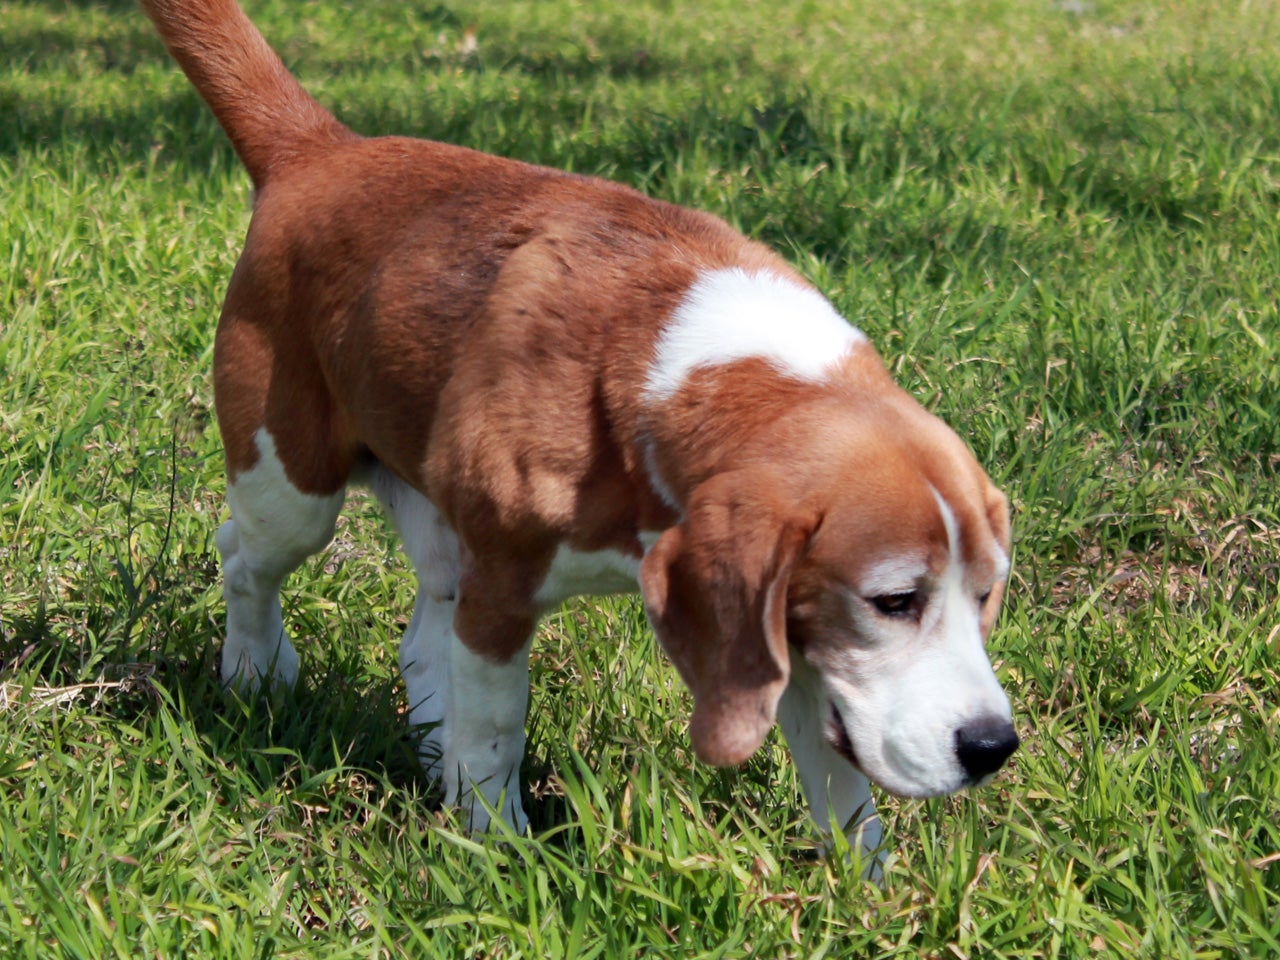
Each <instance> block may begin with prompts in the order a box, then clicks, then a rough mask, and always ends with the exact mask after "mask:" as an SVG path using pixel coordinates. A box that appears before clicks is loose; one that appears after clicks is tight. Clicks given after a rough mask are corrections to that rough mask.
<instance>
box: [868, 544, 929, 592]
mask: <svg viewBox="0 0 1280 960" xmlns="http://www.w3.org/2000/svg"><path fill="white" fill-rule="evenodd" d="M928 572H929V565H928V564H927V563H926V562H925V559H924V557H923V556H919V557H915V556H910V555H906V554H904V555H900V556H890V557H885V558H884V559H882V560H879V561H877V562H875V563H873V564H872V565H871V566H869V567H868V568H867V570H866V572H865V573H864V574H863V576H862V581H861V582H860V583H859V584H858V590H859V592H860V593H861V595H862V596H864V597H881V596H885V595H891V594H895V593H909V592H911V591H912V590H914V589H916V586H917V585H918V584H919V583H920V580H921V579H922V578H923V577H924V576H925V575H926V574H927V573H928Z"/></svg>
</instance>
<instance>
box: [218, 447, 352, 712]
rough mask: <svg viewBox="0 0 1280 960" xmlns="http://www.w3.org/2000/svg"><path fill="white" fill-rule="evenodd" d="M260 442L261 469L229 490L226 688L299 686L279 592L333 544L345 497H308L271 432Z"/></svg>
mask: <svg viewBox="0 0 1280 960" xmlns="http://www.w3.org/2000/svg"><path fill="white" fill-rule="evenodd" d="M254 440H255V442H256V444H257V447H258V462H257V463H256V464H254V466H253V468H252V469H250V470H246V471H245V472H243V473H241V474H240V475H239V476H237V477H236V478H235V479H234V480H233V481H231V482H230V483H229V484H228V485H227V503H228V504H229V505H230V507H231V519H230V520H228V521H227V522H226V523H224V524H223V525H222V526H221V527H220V528H219V529H218V535H217V545H218V552H219V553H220V554H221V555H222V570H223V596H224V597H225V599H226V603H227V641H226V644H225V646H224V647H223V651H222V679H223V682H224V683H227V684H230V685H235V686H239V687H242V688H248V687H252V686H254V685H256V684H257V683H259V682H261V681H262V680H263V679H264V678H267V677H270V678H271V679H272V680H275V681H276V682H279V683H283V684H286V685H292V684H293V683H294V681H295V680H296V679H297V676H298V654H297V652H296V651H295V650H294V649H293V645H292V644H291V643H290V642H289V638H288V636H286V634H285V630H284V623H283V620H282V618H281V614H280V587H281V585H282V584H283V583H284V578H285V577H286V576H287V575H288V574H289V572H290V571H291V570H293V569H294V568H295V567H297V566H298V564H300V563H302V561H303V560H305V559H306V558H307V557H308V556H310V555H311V554H313V553H315V552H316V551H318V550H320V549H322V548H323V547H324V546H325V544H327V543H328V542H329V541H330V539H332V537H333V528H334V524H335V522H336V521H337V518H338V511H339V510H340V509H341V508H342V501H343V492H342V491H339V492H337V493H334V494H331V495H329V496H316V495H313V494H308V493H303V492H302V491H301V490H299V489H298V488H297V487H295V486H294V485H293V484H292V483H291V482H290V481H289V478H288V477H287V476H286V475H285V472H284V465H283V464H282V463H281V462H280V458H279V457H278V456H277V455H276V445H275V441H274V440H273V439H272V437H271V434H269V433H268V432H267V431H266V429H265V428H263V429H260V430H259V431H258V433H257V434H256V435H255V437H254Z"/></svg>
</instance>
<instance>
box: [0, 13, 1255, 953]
mask: <svg viewBox="0 0 1280 960" xmlns="http://www.w3.org/2000/svg"><path fill="white" fill-rule="evenodd" d="M867 6H874V7H875V9H873V10H867V9H865V8H866V7H867ZM250 9H251V12H252V14H253V15H254V17H255V18H256V19H257V20H258V22H259V23H260V24H261V25H262V26H263V28H264V29H265V31H266V32H267V35H268V36H269V37H270V38H271V40H272V41H273V43H275V44H276V45H277V47H278V48H279V49H281V50H282V51H283V53H284V56H285V57H286V59H287V61H288V62H289V63H290V64H291V66H293V67H294V68H295V69H296V70H297V72H298V73H299V74H300V76H301V77H302V78H303V80H304V82H305V83H306V84H307V85H308V86H309V87H310V88H311V89H312V90H313V91H315V92H316V94H317V95H318V96H319V98H320V99H321V100H322V101H323V102H325V103H327V104H329V105H331V106H333V107H334V109H335V110H336V111H337V112H338V113H339V114H340V115H341V116H342V117H343V119H345V120H346V121H347V122H349V123H350V124H351V125H352V126H354V127H355V128H356V129H358V130H361V131H363V132H369V133H375V132H377V133H383V132H388V133H389V132H395V133H409V134H417V135H422V136H429V137H441V138H446V139H449V140H452V141H455V142H458V143H463V144H467V145H470V146H475V147H480V148H483V149H487V150H493V151H497V152H500V153H504V154H507V155H510V156H515V157H520V158H523V159H528V160H533V161H537V162H542V163H548V164H552V165H555V166H559V167H564V168H571V169H574V170H578V171H582V172H587V173H599V174H603V175H606V176H610V177H613V178H616V179H619V180H622V181H624V182H628V183H632V184H635V185H637V186H639V187H641V188H643V189H645V190H646V191H648V192H650V193H652V194H654V195H656V196H660V197H664V198H667V199H672V200H675V201H678V202H681V203H687V204H691V205H695V206H698V207H702V208H705V209H708V210H711V211H713V212H716V213H718V214H720V215H722V216H724V217H726V218H728V219H729V220H730V221H732V222H733V223H735V224H736V225H737V226H739V227H740V228H741V229H743V230H745V231H746V232H748V233H749V234H752V235H754V236H758V237H759V238H761V239H763V240H765V241H767V242H768V243H770V244H772V245H774V246H776V247H778V248H779V249H781V250H783V251H784V252H786V253H787V255H788V256H790V257H791V258H792V259H793V260H794V261H795V262H796V263H797V264H798V265H799V266H800V268H801V269H802V270H804V271H805V272H806V273H808V274H809V275H810V276H811V277H813V278H814V280H815V281H817V282H818V283H819V284H820V285H821V286H822V287H823V289H824V290H826V291H827V292H828V293H829V294H830V296H831V297H832V299H833V300H834V302H835V303H836V304H837V306H839V307H840V308H841V309H842V310H843V311H844V312H845V313H846V314H847V315H848V316H849V317H850V318H851V319H852V320H853V321H854V322H855V323H857V324H858V325H860V326H861V327H863V328H864V329H866V330H867V331H868V333H870V334H871V336H872V337H873V338H874V340H875V341H876V342H877V343H878V344H879V346H880V347H881V349H882V351H883V353H884V354H885V356H886V358H887V360H888V362H889V363H890V365H891V367H892V368H893V370H894V371H895V373H896V375H897V376H898V378H899V379H900V380H901V382H903V383H904V384H905V385H906V386H907V387H908V388H910V389H911V390H912V391H913V392H914V393H915V394H916V395H917V396H919V397H920V398H921V399H922V400H923V401H924V402H925V403H926V404H927V405H928V406H929V407H930V408H931V409H934V410H936V411H937V412H938V413H940V414H941V415H942V416H944V417H945V418H946V419H948V420H949V421H950V422H951V423H952V424H954V425H955V426H956V427H957V428H958V430H959V431H960V432H961V433H962V434H963V435H964V436H965V437H966V438H967V439H968V440H969V441H970V442H971V443H972V445H973V447H974V449H975V450H976V451H977V453H978V455H979V457H980V459H981V460H982V461H983V462H984V463H985V464H987V465H988V466H989V468H990V470H991V471H992V473H993V475H994V476H995V477H996V478H997V479H998V481H999V482H1000V483H1001V484H1002V485H1003V486H1004V487H1005V488H1006V489H1007V490H1008V491H1009V493H1010V496H1011V498H1012V501H1013V503H1014V507H1015V523H1016V534H1017V543H1016V558H1015V573H1014V584H1013V589H1012V592H1011V596H1010V598H1009V602H1008V605H1007V607H1006V610H1005V612H1004V615H1003V617H1002V620H1001V624H1000V626H999V628H998V629H997V631H996V633H995V635H994V638H993V642H992V647H993V651H994V654H995V656H996V658H997V660H998V662H999V665H1000V674H1001V676H1002V678H1003V679H1004V680H1005V681H1006V683H1007V686H1008V688H1009V690H1010V693H1011V695H1012V698H1013V700H1014V703H1015V708H1016V711H1017V716H1018V724H1019V727H1020V729H1021V731H1022V733H1023V734H1024V741H1025V748H1024V749H1023V750H1022V751H1020V752H1019V754H1018V755H1017V757H1016V759H1015V761H1014V762H1013V763H1012V765H1011V766H1010V768H1009V769H1008V770H1007V771H1006V772H1005V773H1003V774H1002V775H1001V777H1000V778H999V780H998V781H997V783H996V784H995V785H993V786H992V787H989V788H986V789H984V790H981V791H976V792H973V793H971V794H967V795H964V796H961V797H958V798H952V799H949V800H938V801H930V802H902V801H897V800H894V799H892V798H885V799H884V801H883V804H882V807H883V810H884V812H885V816H886V820H887V827H888V830H889V835H890V836H891V837H892V847H891V851H892V852H891V856H890V860H889V863H888V866H887V870H886V875H885V881H884V884H883V886H882V887H877V886H873V885H871V884H868V883H866V882H863V881H862V880H860V879H859V875H858V872H857V870H856V869H854V867H853V866H851V865H850V864H848V863H846V862H845V861H844V860H843V859H841V858H839V857H836V858H830V859H826V860H822V859H816V858H815V857H814V856H813V855H812V845H811V842H810V835H809V833H808V829H807V826H806V823H805V814H804V811H803V807H802V804H801V801H800V798H799V793H798V788H797V784H796V779H795V775H794V772H793V771H792V769H791V767H790V765H789V763H788V761H787V759H786V757H785V752H784V751H783V750H782V748H781V747H780V746H779V745H778V744H777V743H776V741H775V740H774V739H773V738H771V739H770V741H769V745H768V747H767V749H766V750H764V751H763V752H762V753H761V754H760V755H759V756H758V757H757V758H755V759H754V760H753V761H752V762H751V763H749V764H748V765H747V766H745V767H744V768H743V769H741V770H738V771H731V772H723V771H716V770H712V769H708V768H706V767H702V766H698V765H696V764H695V763H694V762H693V760H692V757H691V752H690V749H689V746H688V742H687V735H686V732H685V723H686V719H685V718H686V716H687V710H688V703H687V698H686V695H685V694H684V692H683V691H682V689H681V688H680V687H679V684H678V682H677V681H676V679H675V677H674V674H673V672H672V671H671V669H670V668H669V666H668V665H667V664H666V663H665V662H664V660H663V658H662V657H661V655H660V653H659V652H658V651H657V648H656V646H655V644H654V643H653V640H652V636H651V634H650V632H649V630H648V628H647V627H646V626H645V625H644V622H643V616H642V614H641V613H640V610H639V607H638V605H637V603H636V602H635V601H634V600H631V599H620V600H616V601H607V602H600V601H584V602H579V603H575V604H572V605H570V606H568V607H567V608H566V609H565V610H564V611H563V612H562V613H560V614H558V615H557V616H555V617H553V618H551V619H550V620H549V621H548V622H547V624H546V626H545V628H544V630H543V632H542V635H541V637H540V639H539V642H538V644H537V646H536V648H535V655H534V674H535V686H534V694H533V708H532V719H531V739H530V758H529V764H528V776H527V780H528V782H529V783H530V784H531V785H532V789H533V796H532V797H531V799H530V800H529V802H528V807H529V809H530V812H531V816H532V818H533V821H534V826H535V828H536V831H535V834H534V836H533V838H532V839H527V838H508V840H507V841H506V842H505V843H499V842H494V841H491V840H490V841H486V842H484V843H477V842H474V841H472V840H469V839H467V838H466V837H465V836H464V835H462V834H461V833H460V832H459V831H458V830H457V829H456V825H455V824H454V823H453V822H452V820H451V819H450V817H449V815H448V814H447V813H446V812H443V811H441V810H440V808H439V805H438V802H437V799H436V798H435V796H434V795H433V792H432V787H431V785H430V784H428V783H426V782H424V780H423V778H422V776H421V774H420V772H419V771H418V769H417V767H416V764H415V761H414V759H413V745H412V741H411V739H410V735H409V733H408V731H407V730H406V729H405V727H404V723H403V719H402V716H401V714H402V711H403V709H404V704H403V694H402V691H401V689H400V687H399V685H398V680H397V678H396V671H395V644H396V642H397V639H398V636H399V634H400V632H401V631H402V630H403V627H404V625H405V623H406V619H407V614H408V612H409V610H410V607H411V603H412V588H411V583H410V579H411V578H410V577H409V575H408V573H407V571H406V569H405V564H404V562H403V561H402V559H401V558H400V556H399V554H398V553H397V552H396V550H395V547H394V545H393V544H392V542H391V540H390V538H389V536H388V534H387V533H386V532H385V530H384V527H383V525H382V523H381V521H380V519H379V518H378V517H377V516H376V511H374V510H373V509H372V508H371V507H370V506H369V504H368V502H367V501H365V500H362V499H359V498H356V499H354V500H353V502H352V510H351V511H350V514H349V517H350V518H349V520H348V521H346V522H345V524H344V526H343V527H342V528H341V529H340V534H339V538H338V542H337V544H336V545H335V546H334V548H332V549H331V550H330V552H329V553H328V554H326V555H325V556H323V557H320V558H317V559H316V560H315V561H314V562H313V563H311V564H310V565H309V566H308V567H307V568H306V569H305V571H304V573H302V574H300V575H298V576H296V577H295V578H294V579H293V581H292V582H291V587H292V589H291V590H290V592H289V594H288V598H287V616H288V618H289V620H290V622H291V623H292V624H293V626H294V630H295V633H296V634H297V635H298V636H299V637H300V638H301V640H302V642H301V643H300V644H299V646H300V648H301V649H302V651H303V656H304V664H305V666H304V670H305V676H304V682H303V684H302V686H301V688H300V689H299V690H298V691H297V692H296V693H293V694H289V695H277V696H276V697H274V698H264V699H261V700H260V701H258V702H255V703H252V704H249V705H247V706H245V705H240V704H236V703H233V702H230V701H229V700H227V699H226V698H225V697H223V696H222V695H221V693H220V691H219V688H218V685H217V683H216V680H215V663H216V650H217V645H218V639H219V636H220V626H219V624H220V619H221V602H220V599H219V596H218V587H217V563H216V556H215V552H214V549H213V531H214V529H215V526H216V524H217V522H218V519H219V517H220V515H221V511H222V504H221V491H222V486H223V480H222V476H221V466H220V454H219V447H218V441H217V435H216V429H215V425H214V423H213V421H212V409H211V396H210V388H209V382H208V371H209V366H210V347H211V343H212V335H213V324H214V318H215V316H216V314H217V310H218V305H219V302H220V297H221V291H222V289H223V288H224V285H225V282H226V279H227V277H228V274H229V272H230V269H231V265H232V264H233V262H234V259H235V256H236V251H237V247H238V244H239V241H240V238H241V236H242V235H243V231H244V228H245V224H246V222H247V217H248V184H247V178H246V177H245V176H244V174H243V173H242V171H241V170H240V169H239V167H238V166H237V164H236V161H235V159H234V157H233V155H232V153H231V151H230V148H229V147H228V145H227V144H226V142H225V140H224V138H223V137H222V135H221V133H220V132H219V131H218V130H217V128H216V126H215V125H214V123H213V121H212V119H211V118H210V116H209V115H208V112H207V111H206V110H205V108H204V107H203V105H201V104H200V102H199V101H198V99H197V98H196V96H195V95H194V93H193V92H192V91H191V90H190V89H189V87H188V86H187V84H186V81H185V80H184V79H183V78H182V77H181V75H180V74H178V72H177V71H176V70H175V69H173V67H172V66H171V65H170V63H169V62H168V60H167V59H166V57H165V56H164V54H163V52H162V50H161V48H160V45H159V43H158V42H157V41H156V40H155V39H154V38H153V37H152V35H151V32H150V29H149V27H148V25H147V24H146V23H145V21H144V19H143V18H142V16H141V15H140V14H139V13H138V12H137V11H136V10H134V9H133V6H132V4H131V3H130V2H128V0H103V2H100V3H92V2H87V0H83V2H81V0H46V2H37V0H0V185H2V186H0V257H4V256H6V255H7V261H0V681H3V683H4V687H3V693H2V694H0V696H2V698H3V699H0V843H2V848H0V849H2V853H0V954H2V955H4V956H16V957H24V956H25V957H44V956H52V955H67V956H84V957H93V958H100V957H109V956H130V957H132V956H162V957H177V956H184V955H185V956H201V957H219V956H226V957H247V956H288V957H342V956H360V957H366V956H404V955H409V956H426V957H433V956H439V957H484V958H489V957H494V958H496V957H504V958H505V957H517V956H527V957H538V958H541V957H562V956H563V957H584V958H589V957H606V958H612V957H638V956H673V957H701V956H706V957H739V956H748V955H751V956H761V957H820V956H830V957H918V956H925V957H937V958H950V957H984V958H986V957H1002V956H1003V957H1096V956H1119V957H1125V958H1132V957H1160V958H1164V957H1197V958H1213V957H1234V956H1241V957H1246V956H1251V957H1258V956H1277V955H1280V892H1278V891H1280V800H1278V799H1277V798H1278V797H1280V696H1278V690H1280V677H1278V675H1277V671H1278V669H1280V599H1278V597H1277V581H1278V580H1280V484H1278V483H1277V481H1276V475H1277V472H1278V471H1280V362H1278V360H1277V350H1278V349H1280V318H1278V316H1277V303H1280V281H1278V278H1280V126H1278V125H1277V123H1276V118H1277V116H1280V53H1277V52H1276V47H1275V43H1274V38H1275V36H1276V35H1277V29H1278V28H1280V11H1278V10H1277V8H1276V7H1275V6H1274V5H1272V4H1268V3H1260V2H1256V0H1255V2H1247V0H1240V2H1229V3H1223V2H1219V0H1182V2H1177V0H1174V2H1169V3H1164V4H1143V3H1136V2H1121V0H1095V2H1086V3H1082V4H1068V3H1062V4H1055V3H1053V2H1049V0H1045V2H1043V3H1040V2H1012V0H1009V2H1001V0H976V2H973V3H954V2H949V0H918V2H907V0H889V2H886V3H881V4H876V5H867V4H862V3H855V2H852V0H842V2H837V0H831V2H825V3H818V2H804V3H794V4H776V3H765V2H761V0H736V2H734V3H728V2H723V0H710V2H698V3H694V2H691V0H655V2H653V3H645V4H610V3H605V2H603V0H581V2H575V3H570V2H567V0H537V2H535V0H523V2H513V3H498V2H495V0H476V2H474V3H469V4H456V5H454V4H448V3H444V4H441V3H436V2H435V0H430V2H421V3H420V2H416V0H395V2H392V0H369V2H367V3H362V4H339V3H335V2H330V0H325V2H304V0H255V2H253V3H251V5H250ZM470 29H474V37H475V41H476V49H475V50H474V52H468V51H467V49H466V47H465V44H464V37H465V36H466V32H467V31H468V30H470Z"/></svg>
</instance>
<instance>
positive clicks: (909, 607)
mask: <svg viewBox="0 0 1280 960" xmlns="http://www.w3.org/2000/svg"><path fill="white" fill-rule="evenodd" d="M918 600H919V592H918V591H916V590H908V591H907V592H906V593H882V594H881V595H880V596H878V597H868V598H867V602H868V603H870V604H871V605H872V606H873V607H875V608H876V612H877V613H879V614H882V615H883V616H886V617H907V616H910V615H911V614H913V613H914V612H915V611H916V609H917V607H918Z"/></svg>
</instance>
